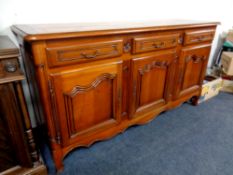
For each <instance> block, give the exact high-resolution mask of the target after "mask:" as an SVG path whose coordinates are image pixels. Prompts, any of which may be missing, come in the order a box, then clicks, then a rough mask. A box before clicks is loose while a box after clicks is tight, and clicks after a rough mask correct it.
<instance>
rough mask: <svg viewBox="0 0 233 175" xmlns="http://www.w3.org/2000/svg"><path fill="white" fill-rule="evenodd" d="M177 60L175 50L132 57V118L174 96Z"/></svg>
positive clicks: (164, 102)
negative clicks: (173, 85) (173, 86)
mask: <svg viewBox="0 0 233 175" xmlns="http://www.w3.org/2000/svg"><path fill="white" fill-rule="evenodd" d="M176 61H177V55H176V52H175V50H170V51H166V52H163V53H157V54H153V55H150V56H145V57H139V58H134V59H132V63H131V66H132V68H131V69H132V78H131V79H132V83H131V84H132V87H131V91H132V93H131V96H132V98H130V100H131V102H130V105H131V109H130V117H131V118H132V117H136V116H137V114H138V113H140V112H144V111H146V110H148V109H151V108H159V107H160V106H163V105H165V104H166V103H167V102H168V101H169V100H170V99H171V98H172V84H173V80H174V74H175V65H176Z"/></svg>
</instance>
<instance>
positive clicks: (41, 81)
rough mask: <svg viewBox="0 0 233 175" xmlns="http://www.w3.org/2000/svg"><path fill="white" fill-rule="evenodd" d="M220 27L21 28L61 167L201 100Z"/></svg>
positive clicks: (40, 112)
mask: <svg viewBox="0 0 233 175" xmlns="http://www.w3.org/2000/svg"><path fill="white" fill-rule="evenodd" d="M217 24H218V23H215V22H195V21H194V22H193V21H170V22H169V21H163V22H161V21H160V22H150V23H149V22H145V23H143V22H141V23H117V24H111V25H106V24H66V25H65V24H64V25H58V24H57V25H52V24H51V25H16V26H13V27H12V31H13V32H14V34H15V36H16V37H17V39H18V42H19V44H20V47H21V49H22V53H23V60H24V64H25V67H26V72H27V77H28V80H29V82H31V84H30V91H31V95H32V96H33V98H34V99H35V100H34V102H35V103H34V104H33V106H34V108H35V111H36V116H38V117H43V116H45V118H46V123H47V127H48V135H49V139H50V144H51V148H52V152H53V158H54V161H55V164H56V167H57V169H61V168H62V167H63V165H62V159H63V158H64V156H65V155H66V154H67V153H69V152H70V151H71V150H73V149H74V148H76V147H78V146H89V145H91V144H92V143H93V142H95V141H98V140H103V139H107V138H110V137H112V136H114V135H116V134H118V133H120V132H123V131H124V130H125V129H127V128H128V127H129V126H132V125H136V124H144V123H146V122H149V121H150V120H152V119H153V118H154V117H155V116H156V115H158V114H159V113H161V112H162V111H165V110H168V109H171V108H174V107H176V106H178V105H180V104H182V103H183V102H185V101H187V100H189V99H190V98H192V97H195V99H197V98H198V96H199V95H200V90H201V85H202V81H203V77H204V75H205V70H206V65H207V62H208V57H209V52H210V48H211V42H212V40H213V37H214V33H215V29H216V26H217ZM193 99H194V98H193ZM193 102H194V103H195V100H193Z"/></svg>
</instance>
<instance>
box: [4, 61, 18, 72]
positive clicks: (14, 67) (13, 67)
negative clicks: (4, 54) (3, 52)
mask: <svg viewBox="0 0 233 175" xmlns="http://www.w3.org/2000/svg"><path fill="white" fill-rule="evenodd" d="M4 68H5V70H6V71H7V72H9V73H13V72H15V71H16V70H17V65H16V64H15V63H11V62H6V63H5V66H4Z"/></svg>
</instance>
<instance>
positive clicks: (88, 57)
mask: <svg viewBox="0 0 233 175" xmlns="http://www.w3.org/2000/svg"><path fill="white" fill-rule="evenodd" d="M81 55H82V56H83V57H84V58H87V59H91V58H95V57H97V56H98V55H99V51H98V50H96V51H95V53H94V54H87V53H84V52H83V53H81Z"/></svg>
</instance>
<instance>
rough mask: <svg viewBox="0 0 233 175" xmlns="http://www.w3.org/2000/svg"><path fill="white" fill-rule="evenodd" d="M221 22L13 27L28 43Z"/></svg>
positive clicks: (206, 25)
mask: <svg viewBox="0 0 233 175" xmlns="http://www.w3.org/2000/svg"><path fill="white" fill-rule="evenodd" d="M218 24H220V23H219V22H209V21H207V22H206V21H195V20H161V21H141V22H113V23H111V22H107V23H73V24H72V23H67V24H65V23H64V24H25V25H20V24H19V25H13V26H12V30H13V31H14V32H15V33H17V34H19V35H20V36H22V37H23V38H24V39H25V40H27V41H36V40H44V39H58V38H67V37H83V36H97V35H108V34H110V35H111V34H116V33H117V34H127V33H135V32H147V31H161V30H172V29H184V28H195V27H210V26H216V25H218Z"/></svg>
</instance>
